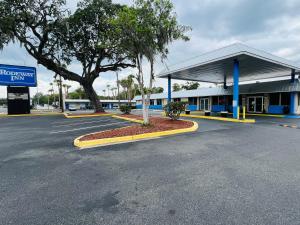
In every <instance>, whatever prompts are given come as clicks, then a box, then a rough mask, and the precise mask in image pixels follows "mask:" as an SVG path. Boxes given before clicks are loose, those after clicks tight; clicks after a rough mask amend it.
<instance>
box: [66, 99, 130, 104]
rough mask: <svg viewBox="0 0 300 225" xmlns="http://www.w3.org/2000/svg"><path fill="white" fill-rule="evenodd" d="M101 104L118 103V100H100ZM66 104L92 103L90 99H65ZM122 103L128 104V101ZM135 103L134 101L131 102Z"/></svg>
mask: <svg viewBox="0 0 300 225" xmlns="http://www.w3.org/2000/svg"><path fill="white" fill-rule="evenodd" d="M100 101H101V103H118V102H119V101H118V100H100ZM65 102H66V103H88V102H90V100H89V99H65ZM120 102H121V103H128V100H120ZM131 102H132V103H135V101H134V100H132V101H131Z"/></svg>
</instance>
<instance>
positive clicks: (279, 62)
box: [159, 43, 300, 119]
mask: <svg viewBox="0 0 300 225" xmlns="http://www.w3.org/2000/svg"><path fill="white" fill-rule="evenodd" d="M299 71H300V65H298V64H297V63H294V62H291V61H289V60H286V59H283V58H281V57H278V56H275V55H272V54H269V53H267V52H265V51H261V50H258V49H255V48H251V47H249V46H247V45H244V44H241V43H236V44H233V45H229V46H227V47H224V48H221V49H217V50H215V51H212V52H209V53H206V54H204V55H201V56H199V57H195V58H193V59H191V60H188V61H186V62H185V63H178V64H176V65H175V66H171V67H169V68H168V69H167V70H166V71H163V72H161V73H160V74H159V77H160V78H168V101H169V102H170V101H171V79H179V80H192V81H201V82H210V83H215V84H220V83H224V88H226V86H227V85H226V83H227V82H228V83H232V84H233V85H232V86H233V102H232V106H233V117H234V118H236V119H238V118H239V105H238V104H239V82H245V81H253V80H262V79H268V78H276V77H282V76H286V75H288V74H291V82H294V81H295V75H296V74H299ZM295 99H296V97H295V94H294V93H292V94H291V102H296V101H295ZM291 108H292V109H293V111H294V108H295V107H294V105H292V106H291Z"/></svg>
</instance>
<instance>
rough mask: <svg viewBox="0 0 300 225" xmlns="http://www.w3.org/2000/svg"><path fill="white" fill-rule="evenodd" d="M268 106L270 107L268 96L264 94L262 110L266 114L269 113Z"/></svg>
mask: <svg viewBox="0 0 300 225" xmlns="http://www.w3.org/2000/svg"><path fill="white" fill-rule="evenodd" d="M269 105H270V95H269V94H265V95H264V110H265V112H266V113H268V112H269Z"/></svg>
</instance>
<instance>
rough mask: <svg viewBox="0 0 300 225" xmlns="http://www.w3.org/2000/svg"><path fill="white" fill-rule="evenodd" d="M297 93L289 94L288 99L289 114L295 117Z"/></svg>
mask: <svg viewBox="0 0 300 225" xmlns="http://www.w3.org/2000/svg"><path fill="white" fill-rule="evenodd" d="M297 94H298V93H297V92H291V99H290V114H292V115H295V114H297V101H298V96H297Z"/></svg>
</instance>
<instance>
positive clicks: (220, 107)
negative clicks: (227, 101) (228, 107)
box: [211, 105, 225, 112]
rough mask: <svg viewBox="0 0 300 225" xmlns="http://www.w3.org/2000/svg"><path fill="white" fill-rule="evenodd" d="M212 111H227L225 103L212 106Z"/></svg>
mask: <svg viewBox="0 0 300 225" xmlns="http://www.w3.org/2000/svg"><path fill="white" fill-rule="evenodd" d="M211 111H212V112H221V111H225V105H212V106H211Z"/></svg>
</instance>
